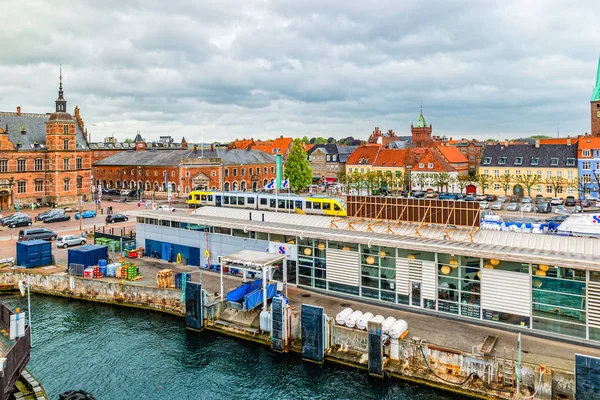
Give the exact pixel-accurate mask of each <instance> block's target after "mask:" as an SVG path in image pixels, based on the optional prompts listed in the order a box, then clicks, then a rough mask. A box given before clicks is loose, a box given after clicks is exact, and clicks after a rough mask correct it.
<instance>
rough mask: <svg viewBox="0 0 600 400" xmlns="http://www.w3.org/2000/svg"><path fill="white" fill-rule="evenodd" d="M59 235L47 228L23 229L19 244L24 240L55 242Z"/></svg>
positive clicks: (20, 233)
mask: <svg viewBox="0 0 600 400" xmlns="http://www.w3.org/2000/svg"><path fill="white" fill-rule="evenodd" d="M57 237H58V235H57V234H56V233H55V232H54V231H51V230H50V229H46V228H31V229H22V230H20V231H19V242H22V241H24V240H35V239H42V240H55V239H56V238H57Z"/></svg>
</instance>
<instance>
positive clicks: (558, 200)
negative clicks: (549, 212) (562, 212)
mask: <svg viewBox="0 0 600 400" xmlns="http://www.w3.org/2000/svg"><path fill="white" fill-rule="evenodd" d="M562 203H563V199H561V198H560V197H553V198H552V200H550V204H552V205H553V206H558V205H560V204H562Z"/></svg>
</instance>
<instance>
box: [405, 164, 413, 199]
mask: <svg viewBox="0 0 600 400" xmlns="http://www.w3.org/2000/svg"><path fill="white" fill-rule="evenodd" d="M406 170H407V172H406V178H407V181H408V197H410V196H411V195H412V182H411V181H412V174H411V170H412V165H408V166H407V167H406Z"/></svg>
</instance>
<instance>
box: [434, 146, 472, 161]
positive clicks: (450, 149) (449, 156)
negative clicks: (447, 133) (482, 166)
mask: <svg viewBox="0 0 600 400" xmlns="http://www.w3.org/2000/svg"><path fill="white" fill-rule="evenodd" d="M437 150H438V151H439V152H440V153H441V154H442V156H444V158H445V159H446V161H448V162H449V163H451V164H455V163H468V162H469V160H468V159H467V157H465V155H464V154H463V153H461V151H460V150H458V149H457V148H456V147H454V146H438V147H437Z"/></svg>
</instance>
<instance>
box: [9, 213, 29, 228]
mask: <svg viewBox="0 0 600 400" xmlns="http://www.w3.org/2000/svg"><path fill="white" fill-rule="evenodd" d="M6 225H7V226H8V227H9V228H15V227H17V226H31V218H30V217H29V216H28V215H20V216H18V217H15V218H13V219H11V220H9V221H8V222H7V223H6Z"/></svg>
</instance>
